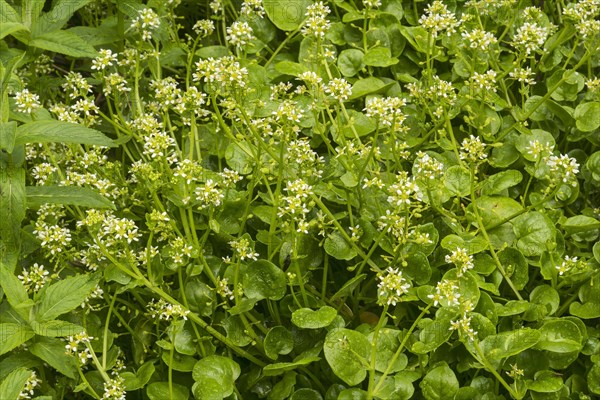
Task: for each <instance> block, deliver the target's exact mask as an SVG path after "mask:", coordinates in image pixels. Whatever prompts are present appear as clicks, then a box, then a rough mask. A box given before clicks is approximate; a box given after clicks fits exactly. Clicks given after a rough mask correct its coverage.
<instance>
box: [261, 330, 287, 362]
mask: <svg viewBox="0 0 600 400" xmlns="http://www.w3.org/2000/svg"><path fill="white" fill-rule="evenodd" d="M263 346H264V347H265V354H266V355H267V357H269V358H271V359H273V360H276V359H277V357H278V356H279V355H280V354H283V355H285V354H289V353H290V352H291V351H292V350H293V349H294V340H293V338H292V334H291V332H290V331H288V330H287V329H286V328H285V327H283V326H274V327H273V328H271V329H269V331H268V332H267V335H266V336H265V340H264V341H263Z"/></svg>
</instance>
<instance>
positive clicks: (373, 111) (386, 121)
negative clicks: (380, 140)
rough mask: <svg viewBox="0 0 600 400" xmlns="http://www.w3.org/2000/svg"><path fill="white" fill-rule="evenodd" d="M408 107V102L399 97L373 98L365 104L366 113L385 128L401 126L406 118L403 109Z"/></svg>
mask: <svg viewBox="0 0 600 400" xmlns="http://www.w3.org/2000/svg"><path fill="white" fill-rule="evenodd" d="M405 105H406V100H404V99H401V98H399V97H385V98H382V97H372V98H370V99H369V100H367V102H366V104H365V108H364V110H365V113H366V114H367V116H368V117H372V118H376V119H377V121H378V122H379V123H380V124H381V125H384V126H390V127H391V126H394V127H396V126H399V125H401V124H402V123H403V122H404V120H405V119H406V116H405V115H404V113H403V112H402V107H404V106H405Z"/></svg>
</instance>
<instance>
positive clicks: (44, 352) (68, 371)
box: [29, 337, 78, 379]
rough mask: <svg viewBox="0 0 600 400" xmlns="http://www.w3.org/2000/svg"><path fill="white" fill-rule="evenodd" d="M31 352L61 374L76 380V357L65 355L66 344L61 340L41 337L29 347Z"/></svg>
mask: <svg viewBox="0 0 600 400" xmlns="http://www.w3.org/2000/svg"><path fill="white" fill-rule="evenodd" d="M29 351H30V352H31V354H33V355H34V356H36V357H39V358H40V359H41V360H43V361H44V362H46V363H47V364H48V365H50V366H51V367H52V368H54V369H55V370H57V371H58V372H60V373H61V374H63V375H65V376H68V377H69V378H71V379H75V377H76V376H77V368H78V367H77V363H76V361H75V356H71V355H67V354H65V342H64V341H63V340H61V339H55V338H47V337H41V338H36V341H35V343H33V344H32V345H31V346H29Z"/></svg>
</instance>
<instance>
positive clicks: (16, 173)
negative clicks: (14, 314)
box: [0, 165, 26, 307]
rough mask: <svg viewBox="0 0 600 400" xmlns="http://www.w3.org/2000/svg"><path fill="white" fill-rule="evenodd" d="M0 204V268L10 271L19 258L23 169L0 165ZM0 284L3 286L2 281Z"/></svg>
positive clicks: (23, 203) (23, 186)
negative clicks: (0, 256)
mask: <svg viewBox="0 0 600 400" xmlns="http://www.w3.org/2000/svg"><path fill="white" fill-rule="evenodd" d="M0 205H1V206H0V221H2V224H0V237H1V238H2V241H1V242H0V250H1V251H0V253H1V255H2V258H1V259H0V261H1V262H2V268H3V269H5V268H6V270H7V271H8V272H10V273H12V271H14V269H15V265H16V263H17V260H18V258H19V252H20V248H21V221H22V220H23V218H25V209H26V203H25V169H23V168H16V167H14V166H9V167H8V168H7V167H5V166H4V165H2V166H0ZM11 279H12V278H11ZM15 279H16V278H15ZM0 284H2V285H3V286H4V282H0ZM13 307H15V306H14V305H13Z"/></svg>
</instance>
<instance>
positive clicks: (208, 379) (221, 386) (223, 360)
mask: <svg viewBox="0 0 600 400" xmlns="http://www.w3.org/2000/svg"><path fill="white" fill-rule="evenodd" d="M192 376H193V378H194V381H195V382H196V383H194V386H193V387H192V392H193V393H194V396H195V397H196V398H197V399H205V400H222V399H223V398H225V397H227V396H229V395H231V394H232V393H233V388H234V382H235V380H236V379H237V378H238V377H239V376H240V366H239V365H238V364H237V363H236V362H235V361H233V360H232V359H230V358H227V357H221V356H217V355H213V356H208V357H204V358H203V359H202V360H200V361H198V362H197V363H196V365H195V366H194V371H193V372H192Z"/></svg>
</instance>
